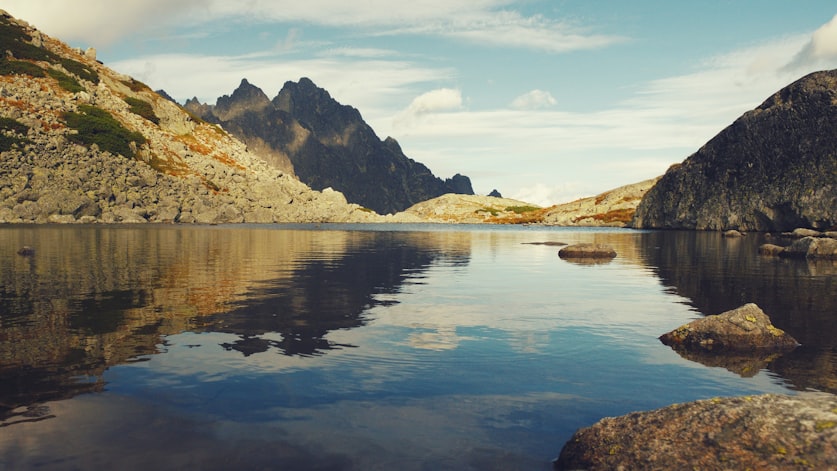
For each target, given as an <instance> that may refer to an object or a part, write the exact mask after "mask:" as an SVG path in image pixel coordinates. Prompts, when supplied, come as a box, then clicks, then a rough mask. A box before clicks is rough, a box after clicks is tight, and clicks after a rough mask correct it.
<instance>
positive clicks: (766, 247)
mask: <svg viewBox="0 0 837 471" xmlns="http://www.w3.org/2000/svg"><path fill="white" fill-rule="evenodd" d="M784 250H785V248H784V247H782V246H780V245H775V244H762V245H760V246H759V255H771V256H776V255H779V254H780V253H782V252H784Z"/></svg>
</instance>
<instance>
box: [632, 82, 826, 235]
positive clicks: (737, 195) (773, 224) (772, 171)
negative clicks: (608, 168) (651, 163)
mask: <svg viewBox="0 0 837 471" xmlns="http://www.w3.org/2000/svg"><path fill="white" fill-rule="evenodd" d="M835 94H837V70H830V71H824V72H815V73H812V74H810V75H807V76H805V77H803V78H801V79H799V80H797V81H796V82H794V83H792V84H790V85H788V86H787V87H785V88H783V89H782V90H780V91H779V92H777V93H776V94H774V95H773V96H772V97H770V98H768V99H767V100H766V101H765V102H764V103H763V104H762V105H761V106H759V107H758V108H756V109H754V110H752V111H749V112H747V113H745V114H744V115H743V116H741V117H740V118H738V119H737V120H736V121H735V122H734V123H733V124H731V125H730V126H729V127H727V128H726V129H724V130H723V131H721V132H720V133H719V134H718V135H716V136H715V137H714V138H712V139H711V140H710V141H709V142H707V143H706V144H705V145H704V146H703V147H701V148H700V149H699V150H698V151H697V152H695V153H694V154H692V155H691V156H690V157H688V158H687V159H686V160H685V161H684V162H683V163H682V164H678V165H674V166H672V167H671V168H669V169H668V171H667V172H666V173H665V175H663V177H662V178H661V179H660V181H659V182H657V184H656V185H654V187H653V188H652V189H651V190H649V191H648V193H646V194H645V197H644V198H643V200H642V202H641V203H640V204H639V206H638V207H637V211H636V214H635V216H634V219H633V221H632V226H633V227H635V228H671V229H699V230H725V229H738V230H746V231H788V230H792V229H794V228H797V227H808V228H814V229H828V228H832V227H835V226H837V180H835V178H834V176H835V175H837V101H835V100H834V96H835Z"/></svg>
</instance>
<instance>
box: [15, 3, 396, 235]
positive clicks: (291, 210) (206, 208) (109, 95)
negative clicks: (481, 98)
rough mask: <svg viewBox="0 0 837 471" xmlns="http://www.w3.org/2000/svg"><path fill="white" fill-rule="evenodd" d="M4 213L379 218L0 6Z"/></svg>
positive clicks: (59, 218)
mask: <svg viewBox="0 0 837 471" xmlns="http://www.w3.org/2000/svg"><path fill="white" fill-rule="evenodd" d="M0 52H2V53H3V54H2V58H0V151H2V153H0V223H5V222H12V223H21V222H24V223H26V222H38V223H40V222H59V223H68V222H105V223H109V222H147V221H150V222H199V223H227V222H268V223H269V222H323V221H375V220H381V217H379V216H378V215H376V214H374V213H372V212H370V211H368V210H365V209H364V208H361V207H360V206H358V205H354V204H347V203H346V199H345V198H344V196H343V195H342V194H341V193H339V192H336V191H332V190H324V191H322V192H319V191H312V190H311V189H310V188H309V187H308V186H306V185H305V184H303V183H301V182H300V181H299V180H298V179H296V178H295V177H293V176H292V175H290V174H289V173H288V172H283V171H281V170H278V169H276V168H274V167H273V166H270V165H268V164H267V163H266V162H265V161H264V160H262V159H261V158H259V157H257V156H256V155H254V154H253V153H252V152H249V151H248V150H247V149H246V147H245V145H244V144H243V143H241V142H240V141H238V140H237V139H235V138H233V137H232V136H230V135H229V134H227V132H225V131H224V130H223V129H221V128H220V127H218V126H216V125H212V124H209V123H206V122H203V121H201V120H199V119H195V118H193V117H192V116H190V114H189V113H187V112H186V111H185V110H183V109H182V108H180V107H178V106H177V105H176V104H174V103H172V102H171V101H169V100H166V99H164V98H162V97H160V96H159V95H158V94H156V93H155V92H153V91H151V90H150V89H149V88H148V87H146V86H145V85H144V84H142V83H140V82H137V81H136V80H133V79H132V78H131V77H128V76H125V75H121V74H119V73H116V72H114V71H112V70H110V69H108V68H107V67H105V66H103V65H102V64H101V63H99V62H97V61H96V59H95V51H93V50H88V51H86V52H83V51H80V50H74V49H71V48H70V47H68V46H67V45H66V44H64V43H62V42H60V41H58V40H56V39H53V38H50V37H48V36H46V35H43V34H42V33H40V32H39V31H37V30H36V29H35V28H33V27H31V26H29V25H28V24H26V23H25V22H23V21H19V20H16V19H14V18H12V17H11V16H10V15H8V14H7V13H5V12H2V11H0Z"/></svg>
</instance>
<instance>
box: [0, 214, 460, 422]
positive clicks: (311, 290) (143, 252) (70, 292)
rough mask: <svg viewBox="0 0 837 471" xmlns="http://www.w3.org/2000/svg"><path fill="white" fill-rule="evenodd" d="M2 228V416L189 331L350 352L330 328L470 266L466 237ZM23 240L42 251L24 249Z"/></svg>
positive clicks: (92, 385) (98, 385)
mask: <svg viewBox="0 0 837 471" xmlns="http://www.w3.org/2000/svg"><path fill="white" fill-rule="evenodd" d="M0 231H2V238H0V254H1V255H0V257H2V258H0V314H1V316H0V362H2V363H0V418H2V417H4V416H7V415H9V414H11V413H12V411H16V410H18V409H20V407H25V406H26V405H29V404H33V403H37V402H40V401H46V400H56V399H61V398H67V397H72V396H74V395H76V394H78V393H81V392H94V391H101V390H102V389H103V387H104V382H103V380H102V374H103V373H104V371H105V370H106V369H107V368H108V367H109V366H111V365H115V364H120V363H126V362H129V361H132V359H134V358H137V357H138V356H142V355H148V354H154V353H157V352H158V351H159V348H160V345H161V344H164V343H165V341H164V337H165V336H167V335H171V334H176V333H178V332H184V331H195V332H200V331H215V332H227V333H233V334H236V335H237V336H238V337H239V338H238V339H237V340H235V341H233V342H229V343H226V344H225V345H224V346H225V347H226V348H229V349H233V350H237V351H239V352H241V353H243V354H244V355H251V354H253V353H256V352H262V351H266V350H268V349H271V348H272V349H276V350H277V352H279V353H282V354H285V355H315V354H319V353H322V352H324V351H327V350H329V349H332V348H342V347H346V345H335V344H333V343H331V342H329V341H328V340H326V338H325V337H326V334H327V333H328V332H329V331H333V330H337V329H349V328H353V327H358V326H361V325H363V323H364V319H363V317H362V313H363V311H364V310H366V309H369V308H370V307H372V306H375V305H377V304H379V303H385V302H388V301H385V300H384V301H379V300H378V299H377V296H378V295H386V294H392V293H397V292H398V290H399V288H400V286H401V284H402V283H403V282H404V280H405V277H406V276H407V275H408V274H410V273H415V272H420V271H422V270H424V269H425V268H426V267H427V266H428V265H429V264H431V263H434V261H436V260H439V259H444V260H447V261H448V262H449V263H451V264H467V263H468V254H469V250H470V248H469V243H470V240H469V238H468V237H465V235H464V234H462V233H458V234H457V233H425V234H416V233H407V232H345V231H314V230H297V231H280V230H270V229H259V228H251V229H248V230H228V229H225V228H208V227H200V228H190V227H151V228H149V227H141V228H135V227H93V228H91V227H29V228H22V229H21V228H3V229H0ZM24 245H27V246H31V247H34V248H35V250H36V253H35V255H34V256H32V257H22V256H19V255H17V254H16V252H17V250H18V249H19V248H20V247H22V246H24ZM442 246H443V247H444V252H442V251H440V250H439V247H442ZM412 277H413V278H416V277H415V275H412ZM265 333H278V334H279V336H280V338H278V339H277V338H272V339H266V338H262V337H261V336H262V335H263V334H265ZM79 378H83V380H79ZM27 413H28V412H27Z"/></svg>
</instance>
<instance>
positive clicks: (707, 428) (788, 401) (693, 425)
mask: <svg viewBox="0 0 837 471" xmlns="http://www.w3.org/2000/svg"><path fill="white" fill-rule="evenodd" d="M554 465H555V469H556V470H580V469H584V470H588V471H596V470H619V469H625V470H629V469H759V470H786V469H823V470H824V469H837V396H835V395H833V394H826V393H801V394H799V395H797V396H785V395H774V394H765V395H759V396H745V397H731V398H715V399H706V400H701V401H695V402H690V403H685V404H675V405H672V406H669V407H665V408H662V409H657V410H653V411H648V412H634V413H631V414H628V415H624V416H621V417H615V418H611V417H608V418H604V419H602V420H600V421H599V422H597V423H596V424H594V425H593V426H591V427H586V428H582V429H579V430H578V431H577V432H576V433H575V434H574V435H573V437H572V438H571V439H570V440H569V441H568V442H567V443H566V444H565V445H564V447H563V449H562V450H561V454H560V456H559V457H558V459H557V460H555V462H554Z"/></svg>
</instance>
